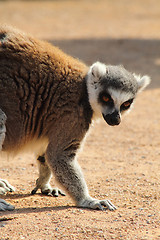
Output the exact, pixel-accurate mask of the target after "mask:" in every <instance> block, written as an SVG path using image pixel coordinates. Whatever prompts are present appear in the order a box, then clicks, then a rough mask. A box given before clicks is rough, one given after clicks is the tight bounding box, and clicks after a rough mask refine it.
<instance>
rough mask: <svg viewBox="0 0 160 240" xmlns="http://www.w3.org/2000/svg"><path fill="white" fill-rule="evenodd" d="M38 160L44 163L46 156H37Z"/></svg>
mask: <svg viewBox="0 0 160 240" xmlns="http://www.w3.org/2000/svg"><path fill="white" fill-rule="evenodd" d="M37 160H38V161H40V162H41V163H44V162H45V157H44V155H43V156H39V157H38V158H37Z"/></svg>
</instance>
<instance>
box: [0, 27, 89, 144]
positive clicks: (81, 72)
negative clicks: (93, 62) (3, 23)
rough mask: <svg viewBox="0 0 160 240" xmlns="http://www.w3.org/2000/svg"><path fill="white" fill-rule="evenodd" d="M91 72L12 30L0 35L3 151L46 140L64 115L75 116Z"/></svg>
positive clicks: (0, 100) (4, 30) (74, 61)
mask: <svg viewBox="0 0 160 240" xmlns="http://www.w3.org/2000/svg"><path fill="white" fill-rule="evenodd" d="M87 70H88V69H87V67H86V65H84V64H83V63H81V62H80V61H78V60H76V59H74V58H72V57H70V56H68V55H66V54H64V53H63V52H62V51H61V50H59V49H58V48H55V47H53V46H51V45H50V44H48V43H46V42H43V41H39V40H36V39H34V38H32V37H30V36H27V35H25V34H23V33H21V32H18V31H16V30H13V29H12V28H2V29H0V108H1V109H2V111H4V113H5V114H6V115H7V122H6V128H7V132H6V138H5V142H4V149H9V148H12V147H13V148H14V147H15V145H17V146H18V147H20V145H23V143H24V141H27V140H28V139H30V138H33V137H36V138H40V137H43V136H46V135H47V132H48V129H50V127H51V125H53V123H54V121H56V119H59V117H62V115H63V112H68V113H69V111H73V109H74V108H76V107H77V106H76V105H77V104H78V102H79V101H80V99H81V98H83V96H82V95H83V90H84V89H83V79H84V77H85V74H86V72H87ZM71 96H72V97H71ZM59 109H61V111H59Z"/></svg>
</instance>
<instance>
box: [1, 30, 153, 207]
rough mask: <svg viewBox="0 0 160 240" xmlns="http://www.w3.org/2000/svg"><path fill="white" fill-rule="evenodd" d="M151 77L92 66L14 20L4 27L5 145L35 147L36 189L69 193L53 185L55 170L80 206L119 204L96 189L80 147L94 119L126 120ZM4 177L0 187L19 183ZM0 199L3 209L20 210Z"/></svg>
mask: <svg viewBox="0 0 160 240" xmlns="http://www.w3.org/2000/svg"><path fill="white" fill-rule="evenodd" d="M149 82H150V78H149V77H148V76H143V77H140V76H137V75H135V74H132V73H131V72H129V71H127V70H126V69H125V68H124V67H123V66H112V65H106V64H103V63H101V62H95V63H94V64H93V65H91V66H90V67H88V66H87V65H85V64H84V63H83V62H81V61H79V60H77V59H75V58H73V57H71V56H68V55H67V54H65V53H64V52H62V51H61V50H60V49H58V48H57V47H54V46H52V45H51V44H49V43H47V42H44V41H40V40H37V39H35V38H33V37H32V36H30V35H27V34H25V33H22V32H20V31H19V30H16V29H13V28H11V27H2V28H1V29H0V109H1V111H0V148H1V149H2V151H4V152H7V153H12V152H14V153H18V152H19V151H21V150H26V149H30V150H31V151H33V152H34V153H35V156H36V157H37V159H38V163H39V178H38V179H37V181H36V187H35V188H34V189H33V191H32V194H34V193H36V191H37V190H38V189H40V190H41V192H42V193H44V194H52V195H54V196H58V194H61V195H64V194H63V192H62V191H61V190H59V189H58V188H52V187H51V186H50V183H49V182H50V179H51V174H52V173H53V174H54V175H55V178H56V180H57V181H58V182H59V183H60V184H61V185H62V186H63V187H64V189H65V191H66V192H67V193H68V194H69V195H70V196H71V197H72V199H73V200H74V201H75V203H76V205H77V206H78V207H84V208H92V209H100V210H103V209H109V210H115V209H116V207H115V206H114V204H112V203H111V202H110V201H109V200H97V199H95V198H92V197H91V196H90V195H89V191H88V188H87V184H86V182H85V179H84V176H83V173H82V170H81V168H80V166H79V164H78V161H77V151H78V149H79V148H80V146H81V143H82V141H83V139H84V137H85V135H86V133H87V131H88V130H89V128H90V126H91V123H92V121H93V120H94V119H97V118H101V117H102V118H103V119H104V120H105V121H106V122H107V124H109V125H111V126H115V125H118V124H120V122H121V117H122V115H123V114H124V113H126V112H128V111H129V110H130V109H131V106H132V104H133V102H134V99H135V98H136V96H137V93H138V92H140V91H141V90H143V89H144V88H145V87H146V86H147V85H148V84H149ZM13 190H14V189H13V187H12V186H11V185H10V184H9V183H8V182H7V181H6V180H1V181H0V193H1V194H3V193H5V192H7V191H13ZM13 208H14V207H13V206H11V205H10V204H7V203H6V202H5V201H4V200H0V210H13Z"/></svg>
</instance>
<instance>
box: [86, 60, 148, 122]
mask: <svg viewBox="0 0 160 240" xmlns="http://www.w3.org/2000/svg"><path fill="white" fill-rule="evenodd" d="M149 83H150V78H149V77H148V76H143V77H140V76H136V75H135V74H132V73H130V72H128V71H127V70H126V69H124V67H122V66H111V65H109V66H107V65H105V64H103V63H100V62H96V63H94V64H93V65H92V66H91V67H90V69H89V72H88V76H87V88H88V95H89V102H90V105H91V107H92V109H93V112H94V114H95V116H97V117H99V116H103V118H104V119H105V121H106V122H107V123H108V124H109V125H111V126H114V125H118V124H119V123H120V122H121V115H123V114H124V113H127V112H129V110H130V109H131V106H132V104H133V102H134V99H135V97H136V95H137V93H138V92H140V91H142V90H143V89H144V88H145V87H146V86H147V85H148V84H149Z"/></svg>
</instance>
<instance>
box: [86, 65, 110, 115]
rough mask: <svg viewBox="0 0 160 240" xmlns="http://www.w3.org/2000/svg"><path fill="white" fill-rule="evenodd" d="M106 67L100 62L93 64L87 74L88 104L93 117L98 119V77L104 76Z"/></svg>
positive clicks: (99, 89)
mask: <svg viewBox="0 0 160 240" xmlns="http://www.w3.org/2000/svg"><path fill="white" fill-rule="evenodd" d="M105 74H106V65H105V64H103V63H100V62H96V63H94V64H93V65H92V66H91V67H90V69H89V72H88V78H87V88H88V96H89V102H90V105H91V107H92V109H93V112H94V117H96V118H99V117H101V116H102V111H101V110H102V109H101V105H100V104H99V103H98V96H99V93H100V91H101V86H100V83H99V79H100V77H103V76H105Z"/></svg>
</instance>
